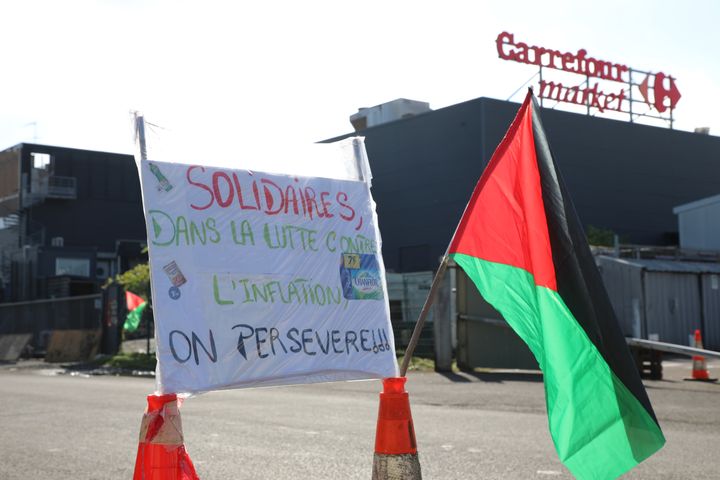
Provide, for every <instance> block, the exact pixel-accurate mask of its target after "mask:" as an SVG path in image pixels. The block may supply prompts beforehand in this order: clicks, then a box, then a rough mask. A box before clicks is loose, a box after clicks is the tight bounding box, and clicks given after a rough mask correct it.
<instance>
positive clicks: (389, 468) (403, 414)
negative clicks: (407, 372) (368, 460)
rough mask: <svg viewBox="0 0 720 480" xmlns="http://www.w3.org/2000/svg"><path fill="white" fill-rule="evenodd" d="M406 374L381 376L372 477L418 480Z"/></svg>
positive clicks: (380, 479)
mask: <svg viewBox="0 0 720 480" xmlns="http://www.w3.org/2000/svg"><path fill="white" fill-rule="evenodd" d="M406 380H407V378H406V377H394V378H385V379H383V391H382V392H381V393H380V409H379V412H378V422H377V432H376V434H375V455H374V458H373V470H372V478H373V480H420V479H422V475H421V472H420V460H419V459H418V453H417V444H416V442H415V428H414V427H413V421H412V415H411V414H410V400H409V397H408V394H407V392H406V391H405V381H406Z"/></svg>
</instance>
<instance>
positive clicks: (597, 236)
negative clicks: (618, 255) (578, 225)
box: [585, 225, 615, 247]
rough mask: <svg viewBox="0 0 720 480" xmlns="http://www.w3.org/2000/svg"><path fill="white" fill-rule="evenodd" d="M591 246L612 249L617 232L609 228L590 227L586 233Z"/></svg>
mask: <svg viewBox="0 0 720 480" xmlns="http://www.w3.org/2000/svg"><path fill="white" fill-rule="evenodd" d="M585 234H586V235H587V240H588V243H589V244H590V245H598V246H604V247H612V246H613V244H614V243H615V232H613V231H612V230H610V229H609V228H600V227H594V226H592V225H588V227H587V230H586V231H585Z"/></svg>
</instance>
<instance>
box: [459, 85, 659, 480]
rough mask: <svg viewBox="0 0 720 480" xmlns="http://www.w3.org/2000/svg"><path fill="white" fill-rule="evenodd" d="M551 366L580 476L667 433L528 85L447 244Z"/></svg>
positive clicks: (552, 407)
mask: <svg viewBox="0 0 720 480" xmlns="http://www.w3.org/2000/svg"><path fill="white" fill-rule="evenodd" d="M449 256H450V257H451V258H453V259H454V260H455V262H457V264H458V265H460V266H461V267H462V269H463V270H464V271H465V272H466V273H467V275H468V276H469V277H470V278H471V279H472V280H473V282H474V283H475V285H476V286H477V288H478V290H479V291H480V293H481V294H482V296H483V297H484V298H485V299H486V300H487V301H488V302H489V303H490V304H492V305H493V306H494V307H495V308H496V309H497V310H498V311H499V312H500V313H502V315H503V317H504V318H505V320H506V321H507V322H508V323H509V324H510V325H511V326H512V328H513V329H514V330H515V332H517V334H518V335H520V337H521V338H522V339H523V340H524V341H525V342H526V343H527V344H528V346H529V347H530V349H531V350H532V352H533V354H534V355H535V358H536V359H537V361H538V363H539V365H540V368H541V369H542V371H543V373H544V380H545V393H546V401H547V411H548V422H549V427H550V433H551V435H552V438H553V441H554V443H555V448H556V449H557V452H558V454H559V456H560V460H561V461H562V462H563V463H564V464H565V465H566V466H567V467H568V469H570V471H571V472H572V473H573V474H574V475H575V476H576V477H578V478H592V479H605V478H616V477H617V476H619V475H621V474H623V473H624V472H626V471H628V470H630V469H631V468H633V467H634V466H636V465H637V464H638V463H640V462H642V461H643V460H644V459H646V458H648V457H649V456H650V455H652V454H653V453H655V452H656V451H657V450H659V449H660V448H661V447H662V446H663V444H664V443H665V438H664V437H663V434H662V431H661V430H660V426H659V424H658V421H657V418H656V417H655V413H654V412H653V409H652V406H651V405H650V401H649V399H648V397H647V394H646V392H645V389H644V387H643V385H642V382H641V381H640V377H639V375H638V372H637V370H636V367H635V364H634V362H633V361H632V358H631V356H630V353H629V351H628V348H627V345H626V343H625V339H624V337H623V335H622V333H621V331H620V327H619V325H618V322H617V319H616V318H615V315H614V312H613V310H612V306H611V304H610V301H609V299H608V296H607V293H606V291H605V289H604V287H603V284H602V280H601V278H600V275H599V273H598V271H597V268H596V267H595V264H594V262H593V257H592V254H591V252H590V249H589V247H588V245H587V241H586V239H585V235H584V232H583V230H582V227H581V225H580V222H579V220H578V217H577V214H576V213H575V209H574V207H573V205H572V202H571V200H570V197H569V195H568V193H567V190H566V188H565V185H564V183H563V181H562V178H561V177H560V172H559V171H558V169H557V166H556V164H555V161H554V159H553V157H552V154H551V152H550V148H549V146H548V142H547V139H546V137H545V132H544V129H543V126H542V124H541V122H540V118H539V115H538V106H537V102H536V101H535V98H534V96H533V95H532V92H528V95H527V98H526V99H525V102H524V103H523V105H522V106H521V107H520V110H519V112H518V114H517V117H516V118H515V120H514V121H513V123H512V125H511V126H510V129H509V130H508V132H507V134H506V135H505V138H504V139H503V140H502V142H501V143H500V145H499V146H498V148H497V150H496V151H495V153H494V155H493V157H492V159H491V160H490V163H489V164H488V166H487V168H486V169H485V172H484V173H483V175H482V177H481V178H480V180H479V181H478V184H477V186H476V187H475V190H474V192H473V194H472V197H471V199H470V202H469V203H468V206H467V207H466V210H465V213H464V214H463V217H462V219H461V221H460V225H459V226H458V229H457V232H456V234H455V237H454V238H453V241H452V243H451V244H450V248H449Z"/></svg>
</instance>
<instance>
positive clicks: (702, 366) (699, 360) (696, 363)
mask: <svg viewBox="0 0 720 480" xmlns="http://www.w3.org/2000/svg"><path fill="white" fill-rule="evenodd" d="M695 348H703V344H702V335H701V334H700V330H695ZM692 359H693V366H692V378H688V380H699V381H703V382H714V381H716V380H717V378H710V373H709V372H708V369H707V362H706V361H705V357H703V356H702V355H693V357H692Z"/></svg>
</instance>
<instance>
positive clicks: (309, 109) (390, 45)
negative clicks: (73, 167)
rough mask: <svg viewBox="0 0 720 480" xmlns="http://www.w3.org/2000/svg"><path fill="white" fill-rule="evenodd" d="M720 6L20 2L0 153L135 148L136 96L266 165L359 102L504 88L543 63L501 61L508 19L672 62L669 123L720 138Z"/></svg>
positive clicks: (549, 34) (171, 121) (11, 36)
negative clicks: (29, 146)
mask: <svg viewBox="0 0 720 480" xmlns="http://www.w3.org/2000/svg"><path fill="white" fill-rule="evenodd" d="M719 5H720V2H715V1H710V0H700V1H693V2H671V1H634V2H621V1H605V2H581V1H557V2H555V1H548V2H531V1H512V2H481V1H447V2H437V1H432V2H425V1H417V0H416V1H387V0H385V1H374V0H369V1H364V2H340V1H307V2H293V1H272V0H269V1H263V2H231V1H227V2H220V1H203V2H188V1H140V0H136V1H133V0H129V1H128V0H108V1H87V0H84V1H66V2H57V1H51V0H49V1H42V0H22V1H19V0H17V1H16V0H10V1H6V2H3V3H2V6H0V13H1V14H2V18H3V19H4V22H3V23H4V25H3V28H2V29H0V42H1V43H2V45H3V48H2V50H1V51H2V56H3V66H4V69H3V74H2V76H0V86H1V87H2V88H0V96H1V97H2V98H1V101H0V105H2V108H1V109H0V149H4V148H7V147H9V146H11V145H14V144H16V143H19V142H23V141H25V142H31V141H33V140H34V139H36V140H37V142H38V143H44V144H51V145H61V146H69V147H77V148H89V149H96V150H106V151H116V152H127V153H131V152H132V149H133V145H132V133H131V127H130V124H131V122H130V114H129V112H130V111H131V110H141V111H143V112H144V113H145V115H146V117H147V119H148V120H149V121H151V122H153V123H155V124H158V125H161V126H163V127H164V130H163V132H170V133H168V136H167V138H170V136H169V135H170V134H172V135H173V138H175V139H177V140H176V141H175V143H176V144H177V145H178V148H180V146H182V147H181V150H182V151H183V152H184V154H185V155H190V156H192V157H193V160H194V161H203V162H207V163H214V164H234V163H235V161H236V160H238V159H241V158H255V159H258V161H259V162H260V164H262V161H263V160H261V159H270V158H273V157H278V156H287V155H291V154H292V153H291V152H292V151H293V148H294V146H297V145H307V144H312V142H314V141H317V140H320V139H324V138H329V137H332V136H335V135H339V134H342V133H346V132H348V131H350V130H351V126H350V123H349V121H348V117H349V115H351V114H352V113H355V112H356V111H357V109H358V108H359V107H366V106H373V105H377V104H379V103H383V102H386V101H389V100H392V99H395V98H399V97H404V98H410V99H415V100H423V101H427V102H430V105H431V107H432V108H441V107H444V106H448V105H452V104H455V103H459V102H462V101H466V100H470V99H473V98H477V97H481V96H485V97H493V98H499V99H506V98H508V97H509V96H510V95H511V94H512V93H513V92H514V91H515V90H516V89H518V88H519V87H521V86H522V84H523V83H524V82H525V81H526V80H527V79H528V78H530V77H531V76H532V75H533V74H534V73H535V71H536V68H534V67H532V66H528V65H521V64H518V63H515V62H508V61H503V60H501V59H499V58H498V57H497V52H496V50H495V43H494V41H495V38H496V37H497V35H498V34H499V33H500V32H502V31H509V32H512V33H514V34H515V35H516V36H517V37H518V38H520V39H523V40H525V41H527V42H528V43H530V44H534V45H540V46H544V47H548V48H556V49H558V50H562V51H571V52H575V51H577V50H578V49H580V48H585V49H586V50H587V51H588V52H589V54H591V55H593V56H595V57H596V58H600V59H603V60H609V61H613V62H617V63H622V64H625V65H628V66H631V67H633V68H636V69H640V70H650V71H663V72H665V73H666V74H670V75H673V76H674V77H676V78H677V85H678V87H679V89H680V91H681V93H682V98H681V100H680V102H679V103H678V105H677V108H676V110H675V118H676V125H675V126H676V128H678V129H682V130H692V129H693V128H695V127H699V126H709V127H711V134H714V135H720V120H718V115H717V112H718V111H720V108H719V107H720V99H719V98H718V96H719V95H720V88H719V86H720V61H718V58H720V56H719V55H718V53H717V48H718V45H720V33H719V32H720V29H718V28H717V24H718V22H719V21H720V7H719ZM521 96H522V94H519V95H518V96H516V97H514V98H513V99H514V100H517V101H520V100H521ZM199 157H208V158H212V160H206V159H201V158H199ZM167 160H171V159H170V158H168V159H167ZM268 161H269V160H268Z"/></svg>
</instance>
